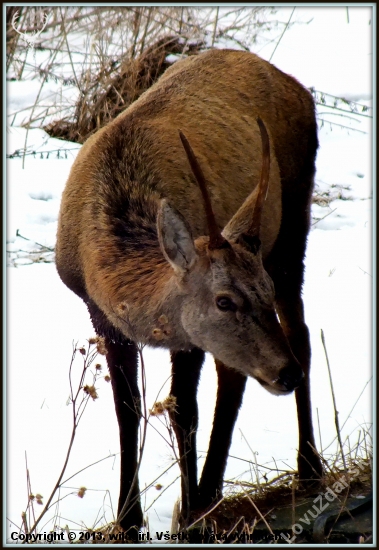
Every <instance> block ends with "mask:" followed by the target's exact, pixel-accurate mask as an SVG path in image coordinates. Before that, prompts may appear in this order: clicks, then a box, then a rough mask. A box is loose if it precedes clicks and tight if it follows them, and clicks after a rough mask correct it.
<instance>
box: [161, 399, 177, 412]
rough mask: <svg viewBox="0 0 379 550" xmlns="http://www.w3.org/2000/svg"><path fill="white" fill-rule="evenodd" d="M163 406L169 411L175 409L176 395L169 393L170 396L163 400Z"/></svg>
mask: <svg viewBox="0 0 379 550" xmlns="http://www.w3.org/2000/svg"><path fill="white" fill-rule="evenodd" d="M163 406H164V408H165V410H166V411H168V412H171V411H175V409H176V397H175V396H174V395H169V396H168V397H166V399H165V400H164V401H163Z"/></svg>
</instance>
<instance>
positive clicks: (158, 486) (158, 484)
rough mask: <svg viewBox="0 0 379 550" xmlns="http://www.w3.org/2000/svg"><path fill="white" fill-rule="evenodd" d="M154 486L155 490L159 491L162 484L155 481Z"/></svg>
mask: <svg viewBox="0 0 379 550" xmlns="http://www.w3.org/2000/svg"><path fill="white" fill-rule="evenodd" d="M155 488H156V490H157V491H160V490H161V489H163V485H161V484H160V483H157V484H156V485H155Z"/></svg>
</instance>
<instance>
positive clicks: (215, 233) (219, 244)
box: [179, 130, 229, 250]
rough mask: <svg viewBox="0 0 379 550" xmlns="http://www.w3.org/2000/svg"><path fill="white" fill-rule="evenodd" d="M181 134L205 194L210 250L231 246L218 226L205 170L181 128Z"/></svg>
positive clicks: (202, 191) (202, 192)
mask: <svg viewBox="0 0 379 550" xmlns="http://www.w3.org/2000/svg"><path fill="white" fill-rule="evenodd" d="M179 136H180V139H181V142H182V145H183V147H184V150H185V152H186V154H187V158H188V161H189V163H190V166H191V170H192V172H193V175H194V176H195V178H196V180H197V183H198V184H199V187H200V191H201V194H202V195H203V201H204V208H205V215H206V218H207V223H208V230H209V245H208V248H209V250H214V249H216V248H224V247H226V246H229V243H228V241H227V240H226V239H224V237H223V236H222V235H221V231H220V230H219V228H218V227H217V223H216V218H215V215H214V213H213V209H212V203H211V199H210V197H209V193H208V188H207V184H206V181H205V177H204V174H203V171H202V169H201V167H200V164H199V162H198V160H197V158H196V156H195V153H194V152H193V150H192V147H191V145H190V144H189V141H188V139H187V138H186V136H185V135H184V134H183V133H182V132H181V131H180V130H179Z"/></svg>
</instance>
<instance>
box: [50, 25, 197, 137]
mask: <svg viewBox="0 0 379 550" xmlns="http://www.w3.org/2000/svg"><path fill="white" fill-rule="evenodd" d="M203 47H204V43H203V42H195V43H193V44H191V43H187V42H186V41H184V40H183V39H181V38H180V37H178V36H167V37H163V38H161V39H159V40H158V42H156V43H155V44H153V45H152V46H150V47H149V48H147V49H146V50H145V51H144V52H143V53H142V54H141V55H139V56H138V57H136V58H126V59H125V60H124V61H123V62H122V63H121V65H120V67H117V69H115V67H114V66H113V64H112V63H110V64H109V65H108V66H104V67H102V68H101V71H100V72H99V73H97V74H95V75H93V76H92V75H89V79H88V80H87V82H86V89H85V90H83V93H82V94H81V95H80V97H79V100H78V102H77V104H76V107H75V114H74V117H73V121H72V122H71V121H69V120H67V119H62V120H56V121H53V122H52V123H50V124H48V125H46V126H45V127H44V130H45V131H46V132H47V133H48V134H49V135H50V136H52V137H56V138H61V139H65V140H67V141H74V142H78V143H83V142H84V141H85V140H86V139H87V138H88V137H89V136H90V135H91V134H93V133H94V132H96V131H97V130H98V129H100V128H102V127H103V126H105V124H107V123H108V122H109V121H111V120H113V119H114V118H115V117H116V116H117V115H118V114H119V113H120V112H121V111H123V110H124V109H126V108H127V107H128V106H129V105H130V104H131V103H133V101H135V100H136V99H138V98H139V96H140V95H141V94H143V92H145V91H146V90H147V89H148V88H150V86H152V85H153V84H154V82H156V81H157V80H158V78H159V77H160V76H161V75H162V74H163V73H164V72H165V70H166V69H167V68H168V67H169V66H170V65H171V63H170V62H169V61H168V60H167V56H169V55H182V54H184V51H186V55H194V54H197V53H198V52H199V51H201V49H202V48H203Z"/></svg>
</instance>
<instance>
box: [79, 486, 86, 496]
mask: <svg viewBox="0 0 379 550" xmlns="http://www.w3.org/2000/svg"><path fill="white" fill-rule="evenodd" d="M86 491H87V487H80V488H79V491H78V497H79V498H83V497H84V495H85V493H86Z"/></svg>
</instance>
